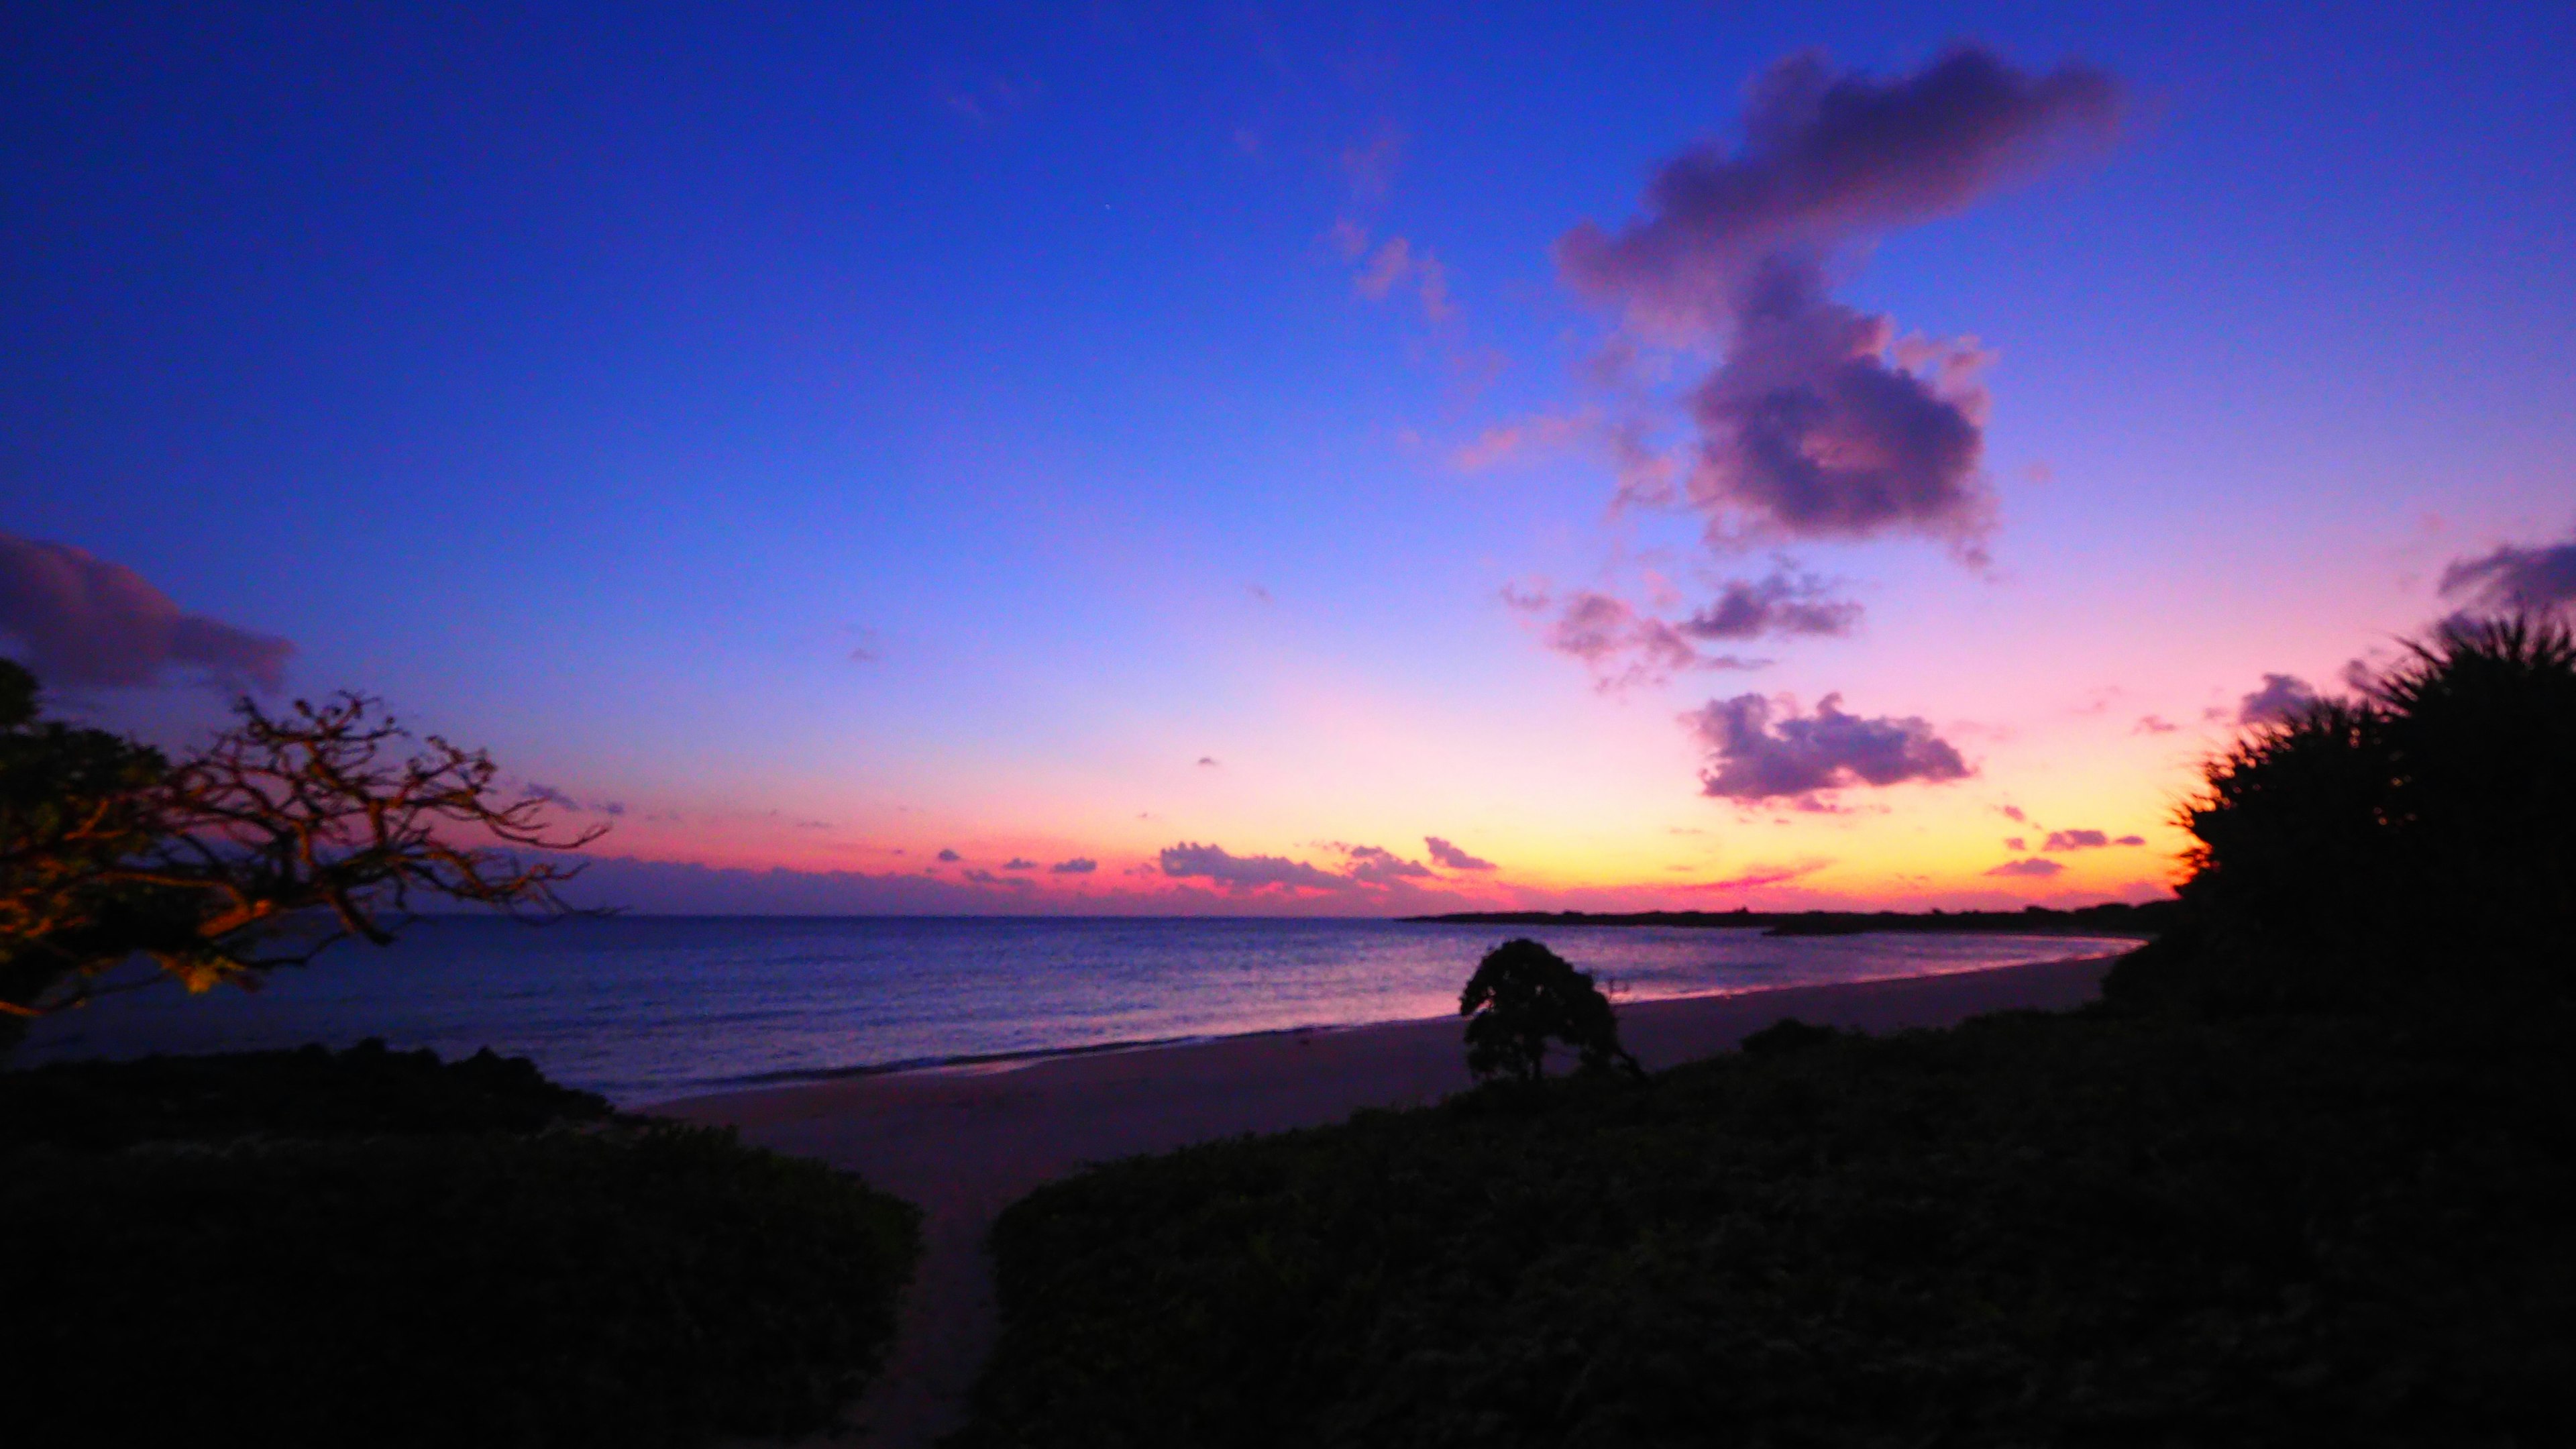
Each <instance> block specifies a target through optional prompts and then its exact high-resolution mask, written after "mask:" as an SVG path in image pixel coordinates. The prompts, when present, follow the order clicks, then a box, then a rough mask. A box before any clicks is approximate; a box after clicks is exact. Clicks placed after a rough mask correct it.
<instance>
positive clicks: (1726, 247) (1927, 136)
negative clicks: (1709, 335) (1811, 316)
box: [1557, 46, 2124, 334]
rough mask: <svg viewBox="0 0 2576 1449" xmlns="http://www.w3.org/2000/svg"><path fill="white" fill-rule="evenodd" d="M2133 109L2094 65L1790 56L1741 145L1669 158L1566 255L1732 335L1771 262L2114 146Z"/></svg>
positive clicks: (1607, 285) (1767, 80)
mask: <svg viewBox="0 0 2576 1449" xmlns="http://www.w3.org/2000/svg"><path fill="white" fill-rule="evenodd" d="M2123 106H2124V97H2123V94H2122V89H2121V86H2120V84H2119V82H2118V81H2116V80H2114V79H2113V78H2112V77H2110V76H2109V75H2107V74H2105V73H2104V72H2102V71H2099V70H2096V69H2094V68H2092V67H2090V66H2083V65H2066V66H2060V67H2059V68H2058V69H2056V70H2053V71H2050V72H2048V73H2047V74H2045V75H2030V74H2026V73H2024V72H2022V71H2020V70H2017V69H2015V68H2014V67H2013V66H2012V65H2010V64H2008V63H2006V62H2004V61H2002V60H1999V59H1997V58H1996V57H1995V56H1993V55H1992V54H1990V53H1988V52H1986V51H1984V50H1981V49H1978V48H1976V47H1973V46H1960V47H1957V48H1954V49H1952V50H1950V51H1949V52H1947V53H1946V54H1944V55H1942V56H1941V57H1940V58H1939V59H1938V60H1936V61H1934V62H1933V63H1932V64H1931V65H1930V66H1928V67H1926V68H1925V69H1923V70H1921V71H1918V72H1916V73H1915V74H1913V75H1910V76H1900V77H1896V78H1893V79H1887V80H1880V79H1877V78H1874V77H1870V76H1863V75H1852V74H1838V73H1836V72H1835V71H1834V70H1833V69H1832V68H1831V66H1830V64H1829V63H1828V62H1827V61H1826V60H1825V59H1824V58H1823V57H1822V56H1821V55H1819V54H1817V53H1815V52H1812V51H1811V52H1807V53H1805V54H1801V55H1795V56H1791V57H1789V58H1788V59H1786V60H1782V61H1780V62H1778V63H1776V64H1774V65H1773V66H1772V67H1771V68H1770V69H1769V70H1767V71H1765V72H1764V73H1763V74H1762V75H1761V76H1760V77H1759V78H1757V79H1756V80H1755V82H1754V84H1753V86H1752V88H1751V92H1750V95H1749V96H1748V98H1747V101H1746V104H1745V109H1744V139H1743V144H1742V145H1741V146H1740V147H1738V148H1737V149H1736V150H1735V151H1734V152H1733V153H1732V154H1729V153H1727V152H1725V151H1723V150H1721V149H1720V148H1719V147H1718V146H1717V145H1716V144H1714V143H1702V144H1700V145H1698V146H1694V147H1692V148H1691V149H1690V150H1688V151H1685V152H1683V153H1682V154H1681V155H1679V156H1676V157H1674V158H1673V159H1672V160H1670V161H1668V162H1666V163H1664V165H1663V167H1662V168H1661V169H1660V170H1658V171H1657V172H1656V174H1655V177H1654V180H1653V181H1652V182H1651V183H1650V184H1649V185H1648V187H1647V191H1646V208H1645V209H1646V215H1645V217H1644V218H1643V219H1642V220H1639V221H1637V222H1635V223H1633V224H1631V225H1629V226H1627V227H1625V228H1623V229H1622V230H1620V231H1619V232H1617V233H1615V234H1612V233H1608V232H1604V231H1603V230H1601V228H1599V227H1597V226H1595V225H1593V224H1591V223H1589V222H1586V223H1584V224H1583V225H1581V226H1578V227H1576V228H1575V229H1574V230H1573V231H1571V232H1569V233H1567V234H1566V235H1565V237H1564V238H1563V239H1562V240H1561V241H1559V242H1558V244H1557V262H1558V265H1559V267H1560V268H1561V269H1562V270H1563V271H1564V273H1565V275H1566V278H1567V280H1568V281H1569V282H1571V283H1572V284H1573V285H1574V286H1575V287H1576V288H1577V289H1578V290H1579V291H1581V292H1583V293H1584V294H1585V295H1587V296H1589V297H1592V298H1593V299H1595V300H1599V301H1607V302H1616V303H1619V304H1621V305H1623V306H1625V307H1627V308H1628V309H1629V310H1630V312H1631V313H1632V314H1634V315H1635V316H1636V317H1637V318H1638V319H1639V320H1641V321H1644V322H1647V323H1650V324H1653V325H1654V326H1656V327H1659V328H1663V329H1666V330H1677V331H1684V332H1689V333H1692V334H1699V333H1704V332H1710V331H1715V332H1719V333H1722V332H1723V331H1725V330H1726V326H1727V324H1728V323H1729V322H1730V321H1731V320H1732V318H1731V316H1730V315H1729V312H1728V308H1729V305H1730V300H1731V297H1732V294H1733V293H1734V291H1735V288H1736V286H1737V284H1739V283H1741V282H1742V281H1743V279H1744V278H1745V277H1747V276H1748V275H1750V274H1751V273H1752V272H1753V271H1755V270H1756V269H1757V268H1759V267H1760V266H1761V265H1762V264H1763V262H1765V261H1766V260H1768V259H1769V258H1771V257H1774V256H1777V255H1779V254H1781V253H1783V252H1790V253H1813V252H1817V251H1821V250H1823V249H1826V248H1829V247H1832V246H1835V245H1839V244H1841V243H1844V242H1847V241H1850V240H1853V239H1856V238H1861V237H1866V236H1870V235H1874V234H1879V233H1884V232H1888V231H1892V230H1895V229H1897V228H1900V227H1905V226H1911V225H1915V224H1918V223H1921V222H1925V221H1931V220H1934V219H1936V218H1939V217H1943V216H1949V215H1953V214H1955V213H1957V212H1960V211H1963V210H1965V209H1966V208H1967V207H1968V206H1969V205H1970V204H1971V203H1973V202H1975V201H1976V200H1978V199H1979V198H1980V197H1983V196H1985V195H1987V194H1989V193H1992V192H1994V191H1996V190H1999V189H2001V188H2002V187H2004V186H2006V185H2009V184H2011V183H2013V182H2015V181H2018V180H2021V179H2023V178H2025V177H2027V176H2030V175H2032V174H2035V173H2036V172H2037V171H2039V170H2041V169H2043V168H2044V167H2045V166H2046V164H2047V163H2048V162H2049V161H2051V160H2052V159H2055V158H2056V157H2057V156H2059V155H2060V154H2062V153H2064V152H2065V151H2067V150H2069V149H2072V148H2073V147H2075V146H2079V145H2082V144H2085V143H2099V142H2104V141H2108V140H2109V139H2111V138H2112V137H2113V135H2115V134H2116V132H2117V130H2118V128H2119V123H2120V117H2121V112H2122V109H2123Z"/></svg>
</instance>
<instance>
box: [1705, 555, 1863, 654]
mask: <svg viewBox="0 0 2576 1449" xmlns="http://www.w3.org/2000/svg"><path fill="white" fill-rule="evenodd" d="M1830 594H1831V589H1830V586H1829V585H1827V584H1826V583H1825V581H1824V580H1822V579H1820V578H1817V577H1816V576H1815V575H1813V574H1799V575H1794V576H1793V575H1792V574H1791V573H1790V572H1789V571H1788V569H1787V568H1785V567H1783V568H1780V569H1777V570H1774V571H1773V572H1772V574H1771V575H1770V577H1768V578H1763V579H1754V580H1746V579H1730V580H1728V581H1727V584H1726V587H1725V589H1724V590H1723V591H1722V592H1720V593H1719V594H1718V596H1717V602H1715V603H1713V604H1710V605H1708V606H1707V607H1706V608H1703V609H1701V610H1700V611H1699V612H1697V613H1695V614H1693V615H1691V616H1690V617H1689V618H1687V619H1684V620H1683V621H1682V622H1681V623H1680V624H1678V625H1676V626H1675V627H1676V628H1678V629H1680V630H1681V632H1682V633H1684V634H1687V635H1689V636H1690V637H1691V638H1693V639H1759V638H1762V637H1764V636H1765V635H1772V636H1779V637H1790V636H1796V635H1833V636H1839V635H1843V634H1848V633H1850V632H1851V631H1852V626H1854V625H1855V624H1858V623H1859V622H1860V614H1861V609H1860V605H1858V604H1855V603H1852V602H1850V601H1848V600H1843V599H1835V598H1832V597H1830Z"/></svg>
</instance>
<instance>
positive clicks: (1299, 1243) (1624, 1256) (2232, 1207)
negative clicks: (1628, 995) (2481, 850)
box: [957, 1001, 2576, 1449]
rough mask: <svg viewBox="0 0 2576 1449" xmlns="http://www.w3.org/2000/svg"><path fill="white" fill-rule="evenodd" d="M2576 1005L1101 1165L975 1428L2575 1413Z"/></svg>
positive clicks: (1570, 1435) (2533, 1433)
mask: <svg viewBox="0 0 2576 1449" xmlns="http://www.w3.org/2000/svg"><path fill="white" fill-rule="evenodd" d="M2571 1028H2576V1009H2571V1008H2570V1006H2569V1005H2568V1004H2567V1003H2566V1002H2564V1001H2557V1002H2551V1003H2546V1004H2542V1005H2537V1006H2535V1005H2532V1004H2529V1003H2524V1004H2522V1005H2520V1006H2517V1007H2515V1008H2512V1009H2504V1008H2495V1007H2481V1006H2477V1005H2474V1004H2467V1003H2455V1004H2454V1005H2453V1006H2452V1007H2451V1008H2447V1009H2443V1010H2435V1011H2430V1012H2419V1013H2417V1014H2414V1015H2412V1016H2410V1017H2406V1018H2403V1019H2401V1018H2399V1017H2396V1016H2391V1015H2377V1016H2367V1015H2327V1014H2316V1015H2307V1016H2269V1017H2258V1018H2242V1019H2237V1020H2230V1021H2207V1020H2198V1021H2196V1020H2187V1019H2181V1018H2177V1017H2171V1016H2155V1015H2148V1014H2142V1013H2121V1012H2116V1011H2112V1010H2107V1009H2096V1010H2093V1011H2089V1012H2085V1013H2080V1014H2076V1015H2072V1016H2065V1017H2045V1016H2038V1015H2031V1014H2017V1015H2006V1016H2001V1017H1994V1018H1988V1019H1985V1020H1982V1021H1978V1022H1974V1023H1971V1024H1969V1025H1967V1026H1964V1027H1961V1028H1958V1029H1955V1030H1952V1031H1946V1032H1921V1033H1908V1034H1904V1035H1899V1036H1893V1037H1888V1038H1884V1039H1875V1040H1873V1039H1866V1038H1854V1037H1849V1036H1843V1035H1838V1034H1826V1033H1820V1032H1816V1031H1813V1030H1809V1031H1807V1032H1804V1033H1800V1032H1780V1033H1776V1034H1773V1035H1771V1036H1769V1037H1767V1038H1764V1039H1758V1040H1757V1041H1756V1042H1755V1043H1754V1044H1752V1045H1753V1049H1752V1050H1749V1051H1748V1052H1745V1053H1740V1054H1731V1055H1729V1056H1726V1057H1723V1058H1719V1059H1716V1060H1712V1061H1708V1062H1704V1063H1699V1064H1696V1065H1693V1066H1689V1067H1685V1068H1681V1069H1677V1070H1675V1071H1672V1072H1669V1073H1666V1074H1664V1075H1663V1076H1662V1077H1660V1078H1659V1079H1657V1080H1655V1081H1654V1082H1652V1083H1650V1084H1648V1085H1646V1086H1643V1087H1638V1088H1625V1089H1623V1088H1621V1087H1620V1086H1618V1085H1617V1084H1615V1083H1581V1082H1572V1081H1556V1082H1551V1083H1548V1084H1546V1085H1544V1086H1543V1087H1542V1088H1540V1089H1538V1090H1535V1091H1496V1090H1491V1089H1488V1090H1486V1091H1484V1092H1480V1093H1474V1094H1469V1095H1467V1096H1465V1097H1462V1098H1459V1099H1455V1100H1453V1101H1451V1102H1449V1103H1447V1104H1445V1105H1442V1106H1439V1107H1434V1108H1429V1109H1424V1110H1420V1111H1412V1112H1404V1113H1363V1114H1361V1115H1360V1116H1358V1117H1356V1118H1354V1119H1353V1120H1352V1121H1351V1122H1349V1123H1348V1124H1346V1125H1343V1126H1339V1127H1333V1128H1327V1129H1322V1130H1316V1131H1307V1132H1298V1133H1291V1134H1286V1135H1281V1136H1276V1137H1267V1138H1259V1139H1244V1140H1239V1141H1235V1142H1230V1143H1224V1144H1218V1145H1213V1146H1208V1147H1202V1148H1197V1149H1192V1150H1189V1151H1184V1152H1179V1153H1174V1154H1171V1155H1168V1156H1164V1157H1158V1158H1150V1159H1139V1160H1135V1161H1130V1162H1125V1163H1120V1164H1115V1165H1112V1166H1108V1167H1105V1168H1101V1169H1098V1170H1095V1171H1093V1172H1091V1173H1089V1174H1087V1175H1085V1176H1082V1177H1080V1178H1076V1179H1072V1180H1069V1181H1066V1182H1063V1183H1060V1184H1056V1185H1053V1186H1050V1187H1047V1188H1044V1189H1041V1190H1040V1191H1039V1192H1037V1193H1035V1194H1033V1195H1032V1196H1030V1197H1029V1198H1027V1199H1025V1200H1024V1201H1022V1202H1021V1203H1019V1204H1017V1205H1016V1206H1014V1207H1013V1208H1012V1209H1010V1210H1009V1211H1008V1212H1007V1213H1006V1214H1005V1215H1004V1217H1003V1219H1002V1220H1001V1222H1000V1224H999V1225H998V1227H997V1229H996V1232H995V1235H994V1249H995V1252H996V1255H997V1260H998V1268H999V1274H1000V1292H1001V1297H1002V1307H1003V1313H1004V1321H1005V1331H1004V1335H1003V1339H1002V1343H1001V1346H1000V1349H999V1352H998V1353H997V1355H996V1357H995V1359H994V1361H993V1363H992V1365H991V1368H990V1369H989V1371H988V1374H987V1376H986V1378H985V1379H984V1381H983V1383H982V1384H981V1386H980V1388H979V1391H978V1396H977V1401H976V1418H975V1421H974V1423H973V1425H972V1426H971V1427H970V1428H969V1429H968V1430H967V1431H966V1432H965V1433H964V1434H962V1435H961V1436H960V1437H959V1439H958V1440H957V1442H958V1443H959V1444H961V1445H965V1446H977V1449H983V1446H1000V1445H1041V1444H1042V1445H1112V1444H1116V1445H1125V1446H1151V1445H1185V1444H1188V1445H1196V1444H1211V1443H1228V1444H1243V1445H1268V1444H1277V1445H1292V1444H1293V1445H1344V1444H1347V1445H1380V1444H1383V1445H1406V1446H1440V1445H1469V1444H1473V1445H1497V1446H1510V1445H1601V1446H1610V1445H1622V1446H1625V1445H1666V1444H1670V1445H1685V1444H1687V1445H1704V1444H1711V1443H1728V1444H1747V1445H1783V1446H1787V1445H1882V1444H1884V1445H1928V1444H1996V1445H2002V1444H2103V1445H2161V1444H2176V1445H2182V1444H2212V1443H2228V1444H2251V1443H2285V1444H2286V1443H2315V1442H2342V1443H2351V1444H2399V1443H2406V1444H2415V1443H2427V1442H2440V1443H2445V1444H2494V1445H2506V1444H2539V1443H2549V1442H2568V1441H2569V1438H2570V1436H2571V1434H2576V1234H2571V1233H2570V1232H2569V1231H2568V1229H2567V1224H2568V1223H2570V1222H2576V1053H2571V1052H2570V1051H2568V1050H2567V1048H2566V1043H2567V1042H2568V1041H2569V1040H2571Z"/></svg>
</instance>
